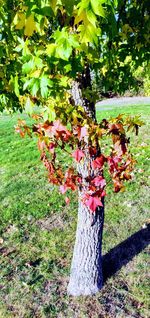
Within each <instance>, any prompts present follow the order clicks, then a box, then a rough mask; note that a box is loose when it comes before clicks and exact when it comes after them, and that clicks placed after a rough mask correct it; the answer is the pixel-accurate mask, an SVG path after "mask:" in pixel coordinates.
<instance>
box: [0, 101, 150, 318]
mask: <svg viewBox="0 0 150 318" xmlns="http://www.w3.org/2000/svg"><path fill="white" fill-rule="evenodd" d="M119 113H130V114H139V115H141V116H142V119H143V120H144V121H145V125H144V126H143V127H142V128H141V129H140V133H139V136H136V137H135V136H134V137H131V150H132V152H133V153H134V156H135V158H136V160H137V165H136V169H135V172H134V175H133V180H132V181H131V182H129V184H128V185H127V187H126V192H123V193H119V194H114V193H113V192H112V190H111V187H110V186H109V187H108V189H107V198H106V205H105V207H106V212H105V226H104V235H103V255H104V257H103V268H104V279H105V283H104V287H103V289H102V290H101V292H100V293H98V294H97V295H96V296H93V297H78V298H72V297H69V296H67V294H66V287H67V283H68V277H69V269H70V263H71V258H72V251H73V245H74V237H75V228H76V215H77V194H73V195H71V204H70V206H66V205H65V203H64V198H63V197H62V196H61V195H59V194H58V191H57V189H56V188H53V186H51V185H50V184H48V181H47V177H46V171H45V169H44V167H43V166H42V163H41V162H40V160H39V153H38V150H37V148H36V141H35V140H31V139H29V138H27V139H21V138H20V137H19V136H18V135H15V134H14V128H13V127H14V125H15V123H16V118H17V117H19V115H15V116H12V117H11V116H8V115H1V118H0V176H1V183H0V202H1V205H0V229H1V234H0V252H1V261H0V264H1V279H0V289H1V291H0V293H1V297H0V299H1V305H0V317H1V318H7V317H8V318H9V317H10V318H12V317H17V318H33V317H35V318H45V317H49V318H53V317H55V318H56V317H57V318H66V317H67V318H98V317H99V318H106V317H107V318H132V317H133V318H138V317H141V318H142V317H143V318H148V317H149V311H148V306H149V304H150V303H149V299H150V295H149V286H148V239H149V200H150V174H149V170H150V168H149V167H150V164H149V160H150V147H149V141H150V140H149V139H150V137H149V134H148V131H149V126H150V105H139V104H138V105H136V106H131V107H130V106H129V105H128V106H126V107H123V108H121V107H115V106H112V107H111V110H110V109H107V110H106V111H104V110H101V111H98V112H97V116H98V118H99V119H100V118H104V117H105V118H108V117H109V116H115V115H117V114H119ZM61 160H62V162H63V164H67V163H66V162H67V158H66V157H62V156H61Z"/></svg>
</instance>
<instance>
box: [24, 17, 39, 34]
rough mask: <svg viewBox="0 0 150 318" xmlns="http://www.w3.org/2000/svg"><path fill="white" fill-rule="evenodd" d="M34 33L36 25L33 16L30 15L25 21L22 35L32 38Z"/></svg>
mask: <svg viewBox="0 0 150 318" xmlns="http://www.w3.org/2000/svg"><path fill="white" fill-rule="evenodd" d="M34 31H36V24H35V20H34V14H31V15H30V16H29V17H28V18H27V19H26V24H25V29H24V35H26V36H32V35H33V33H34Z"/></svg>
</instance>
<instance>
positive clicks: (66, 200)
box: [65, 197, 70, 205]
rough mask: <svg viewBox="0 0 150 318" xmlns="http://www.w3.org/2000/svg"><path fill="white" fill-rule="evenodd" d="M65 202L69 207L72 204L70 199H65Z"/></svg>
mask: <svg viewBox="0 0 150 318" xmlns="http://www.w3.org/2000/svg"><path fill="white" fill-rule="evenodd" d="M65 202H66V204H67V205H68V204H69V203H70V199H69V198H68V197H65Z"/></svg>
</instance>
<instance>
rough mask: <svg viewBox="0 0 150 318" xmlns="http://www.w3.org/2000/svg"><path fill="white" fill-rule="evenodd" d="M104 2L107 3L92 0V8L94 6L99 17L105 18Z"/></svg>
mask: <svg viewBox="0 0 150 318" xmlns="http://www.w3.org/2000/svg"><path fill="white" fill-rule="evenodd" d="M102 2H105V1H101V0H91V6H92V9H93V11H94V13H95V14H96V15H99V16H101V17H103V18H105V11H104V8H103V6H102Z"/></svg>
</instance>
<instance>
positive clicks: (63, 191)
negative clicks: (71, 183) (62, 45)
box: [59, 184, 67, 194]
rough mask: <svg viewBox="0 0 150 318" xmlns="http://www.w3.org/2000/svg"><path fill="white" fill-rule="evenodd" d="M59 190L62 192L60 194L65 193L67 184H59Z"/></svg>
mask: <svg viewBox="0 0 150 318" xmlns="http://www.w3.org/2000/svg"><path fill="white" fill-rule="evenodd" d="M59 190H60V192H61V193H62V194H64V193H66V191H67V186H66V185H65V184H64V185H61V186H60V187H59Z"/></svg>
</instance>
